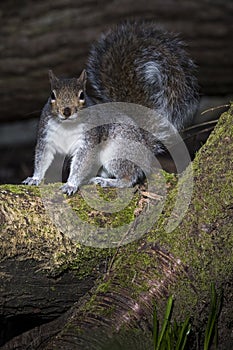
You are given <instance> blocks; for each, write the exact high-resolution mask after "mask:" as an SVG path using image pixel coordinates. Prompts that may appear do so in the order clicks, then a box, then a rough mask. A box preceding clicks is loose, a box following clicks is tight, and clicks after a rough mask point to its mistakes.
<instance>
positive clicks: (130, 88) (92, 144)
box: [23, 21, 199, 195]
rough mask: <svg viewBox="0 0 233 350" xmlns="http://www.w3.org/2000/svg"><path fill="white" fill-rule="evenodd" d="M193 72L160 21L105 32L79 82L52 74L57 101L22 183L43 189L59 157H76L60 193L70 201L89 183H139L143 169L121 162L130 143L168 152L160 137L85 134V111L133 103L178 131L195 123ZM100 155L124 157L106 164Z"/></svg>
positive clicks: (45, 114) (116, 126) (109, 128)
mask: <svg viewBox="0 0 233 350" xmlns="http://www.w3.org/2000/svg"><path fill="white" fill-rule="evenodd" d="M195 69H196V67H195V65H194V63H193V61H192V60H191V58H190V57H189V56H188V54H187V53H186V51H185V45H184V44H183V42H182V41H181V40H180V39H179V38H178V37H177V35H175V34H173V33H169V32H167V31H164V30H163V29H161V28H160V27H158V26H157V25H156V24H155V23H154V22H145V21H142V22H139V21H133V22H130V21H126V22H124V23H121V24H119V25H117V26H115V27H113V28H112V29H110V30H109V31H107V32H106V33H105V34H102V36H101V37H100V38H99V40H97V41H96V42H95V43H94V44H93V46H92V47H91V49H90V53H89V57H88V60H87V64H86V69H84V70H83V72H82V73H81V75H80V77H79V78H78V79H76V78H72V79H61V78H60V79H59V78H57V77H56V76H55V75H54V74H53V72H52V71H49V78H50V83H51V96H50V97H49V99H48V101H47V103H46V104H45V106H44V108H43V110H42V113H41V118H40V123H39V131H38V139H37V145H36V150H35V166H34V174H33V176H32V177H28V178H27V179H26V180H24V181H23V183H24V184H28V185H39V183H40V182H41V181H42V179H43V178H44V175H45V172H46V170H47V169H48V167H49V166H50V164H51V162H52V160H53V158H54V154H55V153H56V152H60V153H64V154H67V155H69V156H70V158H71V163H70V173H69V176H68V180H67V182H66V183H65V184H64V185H63V186H62V187H61V189H62V191H63V192H64V193H66V194H68V195H72V194H74V193H75V192H76V191H77V190H78V188H79V187H80V186H81V185H83V184H85V183H95V184H100V185H101V186H103V187H106V186H110V187H131V186H133V185H135V184H136V183H139V182H140V181H141V180H142V179H143V178H144V176H145V174H144V172H143V170H142V169H140V167H139V166H138V165H136V164H134V163H133V162H131V161H127V160H126V159H123V158H124V154H125V148H126V147H127V139H129V140H131V141H138V142H140V143H141V144H143V145H145V146H146V147H149V149H150V150H151V151H152V152H153V154H154V155H155V156H156V155H157V154H158V153H161V152H162V151H163V147H162V146H161V143H160V141H163V139H162V136H161V137H160V134H159V133H158V134H157V135H149V133H147V132H145V131H144V130H142V129H141V128H139V127H138V126H137V125H127V124H122V123H121V122H120V121H119V123H110V124H104V125H103V126H98V127H95V128H93V129H91V130H85V123H79V115H80V111H81V110H83V109H84V108H87V107H90V106H92V105H95V104H103V103H109V102H126V103H135V104H138V105H142V106H145V107H148V108H150V109H152V110H154V111H155V112H158V115H159V116H160V118H161V123H165V124H166V123H168V124H169V123H171V124H172V125H173V126H174V128H175V129H176V130H177V131H178V132H179V131H181V130H182V129H184V128H185V127H187V126H189V125H191V124H192V122H193V118H194V115H195V112H196V110H197V106H198V102H199V96H198V83H197V79H196V77H195V75H194V72H195ZM155 123H156V121H155ZM106 140H112V141H113V142H105V143H103V145H104V149H102V148H101V151H100V150H99V151H98V147H96V146H97V145H99V144H100V143H101V142H102V141H106ZM122 140H124V142H122ZM125 140H126V142H125ZM93 150H95V152H94V151H93ZM130 151H132V152H134V149H132V150H130ZM96 152H97V153H98V152H101V154H102V155H103V153H104V152H105V153H106V154H108V153H109V152H110V153H112V154H114V155H116V154H118V157H116V158H114V159H112V158H111V159H110V160H108V161H106V157H104V156H102V157H100V156H99V155H98V154H96ZM101 159H102V160H101ZM99 169H101V170H99Z"/></svg>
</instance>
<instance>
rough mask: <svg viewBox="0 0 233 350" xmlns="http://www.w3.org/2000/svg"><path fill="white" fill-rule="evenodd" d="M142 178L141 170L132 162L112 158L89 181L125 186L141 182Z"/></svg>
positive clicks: (102, 184) (104, 184)
mask: <svg viewBox="0 0 233 350" xmlns="http://www.w3.org/2000/svg"><path fill="white" fill-rule="evenodd" d="M143 178H144V173H143V171H142V170H141V169H140V168H139V167H138V166H136V165H135V164H133V163H132V162H130V161H127V160H122V159H113V160H111V161H110V162H108V163H107V164H106V165H105V166H104V167H103V169H102V171H101V172H100V173H99V174H98V175H97V176H96V177H93V178H92V179H91V180H90V181H89V183H94V184H98V185H100V186H101V187H117V188H126V187H133V186H134V185H136V184H137V183H139V182H141V181H142V179H143Z"/></svg>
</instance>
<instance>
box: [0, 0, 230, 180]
mask: <svg viewBox="0 0 233 350" xmlns="http://www.w3.org/2000/svg"><path fill="white" fill-rule="evenodd" d="M126 18H144V19H152V20H155V21H156V22H158V23H159V24H161V25H162V26H164V27H165V28H167V29H168V30H170V31H174V32H178V33H180V37H181V38H182V39H183V40H184V41H185V42H186V43H187V45H188V50H189V52H190V54H191V57H192V58H193V59H194V61H195V62H196V64H197V65H198V79H199V84H200V88H201V97H202V99H201V104H200V111H203V110H205V109H209V108H211V107H214V106H219V105H222V104H225V103H228V102H229V100H231V99H232V98H233V59H232V37H233V1H232V0H224V1H222V0H188V1H187V0H147V1H145V0H137V1H135V0H118V1H116V0H99V1H95V0H85V1H84V0H56V1H54V0H53V1H49V0H38V1H31V0H21V1H17V2H16V1H14V0H2V1H1V2H0V28H1V30H0V36H1V40H0V183H19V182H21V181H22V180H23V179H24V178H25V177H27V176H29V175H30V174H31V173H32V169H33V154H34V147H35V141H36V128H37V123H38V118H39V115H40V110H41V108H42V107H43V105H44V104H45V102H46V100H47V98H48V96H49V94H50V86H49V81H48V69H51V68H52V69H53V70H54V72H55V74H56V75H58V76H64V77H78V76H79V74H80V72H81V71H82V69H83V67H84V65H85V61H86V58H87V54H88V50H89V48H90V45H91V43H92V42H93V41H94V40H95V39H97V38H98V37H99V35H100V33H101V32H102V31H103V30H105V29H107V28H108V27H109V26H111V25H112V24H116V23H118V22H120V21H121V20H123V19H126ZM223 109H224V108H223ZM223 109H221V108H220V109H218V110H215V111H210V112H208V113H206V114H205V115H204V116H200V112H199V113H198V118H199V119H198V120H197V122H200V121H204V119H206V118H207V119H208V118H209V119H214V118H217V117H218V116H219V115H220V114H221V112H222V111H223Z"/></svg>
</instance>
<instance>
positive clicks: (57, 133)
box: [46, 119, 84, 154]
mask: <svg viewBox="0 0 233 350" xmlns="http://www.w3.org/2000/svg"><path fill="white" fill-rule="evenodd" d="M47 127H48V129H47V136H46V139H47V142H48V143H49V144H50V145H51V147H53V148H54V150H55V152H58V153H61V154H72V153H73V152H74V150H77V148H79V147H81V146H82V145H83V144H84V125H83V124H79V123H78V122H77V121H69V120H67V121H63V122H62V123H58V122H56V121H54V120H52V119H51V120H50V121H49V123H48V126H47Z"/></svg>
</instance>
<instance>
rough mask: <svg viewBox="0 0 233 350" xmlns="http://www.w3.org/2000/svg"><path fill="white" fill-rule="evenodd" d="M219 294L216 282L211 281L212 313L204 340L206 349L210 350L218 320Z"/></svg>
mask: <svg viewBox="0 0 233 350" xmlns="http://www.w3.org/2000/svg"><path fill="white" fill-rule="evenodd" d="M217 304H218V302H217V294H216V290H215V287H214V284H213V283H211V301H210V314H209V318H208V322H207V326H206V331H205V340H204V350H208V349H209V347H210V344H211V343H210V342H211V338H212V336H213V330H214V329H215V325H216V320H217V314H218V310H217Z"/></svg>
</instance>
